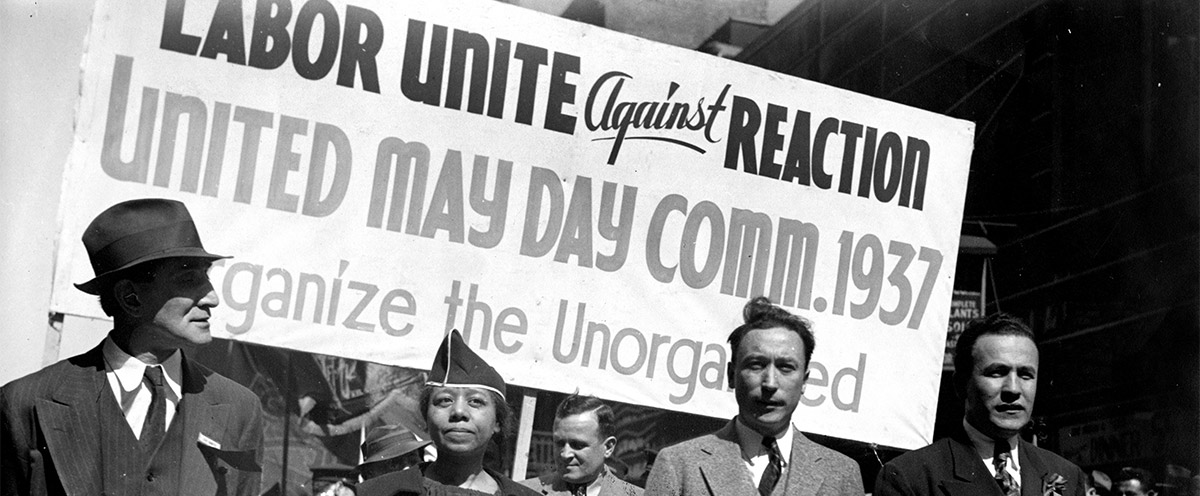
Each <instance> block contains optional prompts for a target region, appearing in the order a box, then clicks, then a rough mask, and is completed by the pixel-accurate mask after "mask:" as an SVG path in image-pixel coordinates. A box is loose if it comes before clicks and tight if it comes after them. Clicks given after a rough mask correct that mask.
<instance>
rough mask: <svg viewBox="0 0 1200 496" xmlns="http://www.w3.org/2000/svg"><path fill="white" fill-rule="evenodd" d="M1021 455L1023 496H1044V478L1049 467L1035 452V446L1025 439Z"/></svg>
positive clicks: (1020, 450)
mask: <svg viewBox="0 0 1200 496" xmlns="http://www.w3.org/2000/svg"><path fill="white" fill-rule="evenodd" d="M1019 446H1020V448H1018V449H1019V455H1018V456H1020V460H1018V462H1019V463H1020V464H1021V465H1020V467H1021V494H1022V496H1024V495H1026V494H1030V495H1035V496H1041V494H1042V477H1043V476H1044V475H1046V471H1047V467H1046V464H1045V463H1043V462H1042V458H1041V457H1040V456H1038V454H1037V452H1036V451H1035V450H1033V449H1032V448H1033V445H1031V444H1029V443H1027V442H1025V440H1024V439H1022V440H1021V442H1020V445H1019Z"/></svg>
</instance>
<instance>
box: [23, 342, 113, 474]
mask: <svg viewBox="0 0 1200 496" xmlns="http://www.w3.org/2000/svg"><path fill="white" fill-rule="evenodd" d="M70 365H72V366H71V367H66V368H64V369H63V370H64V373H63V374H62V375H61V376H60V377H59V378H58V379H59V381H58V388H57V389H56V390H55V391H54V393H53V394H51V395H50V397H49V398H48V399H41V400H38V404H37V418H38V424H39V425H40V427H41V431H42V433H43V435H45V436H46V447H47V448H48V449H49V451H50V457H51V459H52V460H54V466H55V470H56V471H57V472H58V474H57V475H58V478H59V480H60V481H62V484H63V488H64V489H66V490H67V491H68V492H71V493H78V494H99V493H100V491H101V486H102V480H103V479H102V477H103V475H102V473H101V471H100V465H99V464H97V463H96V461H97V460H100V459H101V457H100V430H99V428H98V427H97V426H99V425H100V421H99V408H100V400H101V399H103V396H102V394H105V393H108V394H112V393H109V392H108V388H107V386H108V381H107V379H105V376H104V373H105V372H104V356H103V354H102V352H101V348H100V347H99V346H97V347H95V348H93V349H92V350H91V351H89V352H87V353H85V354H83V355H80V356H79V357H78V359H72V361H71V362H70ZM114 401H115V400H114Z"/></svg>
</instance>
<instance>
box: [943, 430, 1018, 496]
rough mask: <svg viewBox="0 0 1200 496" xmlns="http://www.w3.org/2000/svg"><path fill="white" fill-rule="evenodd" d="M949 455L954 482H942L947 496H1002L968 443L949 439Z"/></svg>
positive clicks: (956, 438) (973, 448) (957, 439)
mask: <svg viewBox="0 0 1200 496" xmlns="http://www.w3.org/2000/svg"><path fill="white" fill-rule="evenodd" d="M962 437H964V438H965V437H966V434H965V433H963V436H962ZM950 453H951V457H952V458H953V464H954V480H952V481H951V480H948V481H943V482H942V487H943V488H944V489H945V490H946V494H947V495H948V496H979V495H981V494H983V495H991V496H1004V495H1003V494H1002V493H1001V492H1000V486H998V485H996V481H995V479H993V478H992V475H991V473H990V472H988V469H987V467H985V466H984V465H983V460H980V459H979V454H978V453H976V452H975V447H974V446H972V445H971V443H970V441H965V440H964V439H960V438H958V437H955V438H951V439H950Z"/></svg>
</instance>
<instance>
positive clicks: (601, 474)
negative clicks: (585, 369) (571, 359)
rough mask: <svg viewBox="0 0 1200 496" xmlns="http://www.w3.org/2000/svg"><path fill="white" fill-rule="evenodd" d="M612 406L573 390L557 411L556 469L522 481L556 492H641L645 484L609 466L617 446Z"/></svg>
mask: <svg viewBox="0 0 1200 496" xmlns="http://www.w3.org/2000/svg"><path fill="white" fill-rule="evenodd" d="M614 424H615V420H614V418H613V411H612V407H610V406H608V405H606V404H604V402H603V401H600V399H599V398H596V397H595V396H581V395H579V394H572V395H570V396H568V397H567V398H566V399H564V400H563V401H562V403H559V404H558V410H556V411H555V413H554V433H553V437H554V447H555V448H556V449H558V458H556V460H555V461H556V462H557V463H556V465H557V467H556V468H557V470H556V471H555V472H554V473H553V474H550V475H544V476H542V477H539V478H533V479H529V480H525V481H522V482H521V484H522V485H524V486H526V487H528V488H531V489H533V490H536V491H538V492H541V493H542V494H547V495H553V496H641V494H642V488H640V487H637V486H635V485H633V484H630V483H628V482H625V481H623V480H621V479H620V478H618V477H617V476H616V475H613V473H612V471H610V470H608V468H607V466H606V463H605V462H606V461H607V460H608V458H609V457H611V456H612V455H613V450H614V449H616V447H617V438H616V436H614V433H613V428H614Z"/></svg>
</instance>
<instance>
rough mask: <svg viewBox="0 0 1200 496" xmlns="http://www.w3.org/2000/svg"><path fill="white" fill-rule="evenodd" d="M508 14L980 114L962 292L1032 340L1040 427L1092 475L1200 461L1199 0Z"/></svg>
mask: <svg viewBox="0 0 1200 496" xmlns="http://www.w3.org/2000/svg"><path fill="white" fill-rule="evenodd" d="M515 3H519V4H523V5H524V4H526V3H529V4H530V5H527V6H529V7H531V8H540V9H543V10H550V11H552V10H553V8H555V7H556V5H557V7H561V8H562V9H563V10H562V11H561V15H563V16H564V17H572V18H576V19H577V20H581V21H583V22H589V23H592V24H597V25H602V26H606V27H609V28H611V29H615V30H618V31H623V32H627V33H630V34H635V35H638V36H644V37H648V38H651V39H656V40H659V41H663V42H666V43H672V44H676V45H679V46H685V47H691V48H696V49H700V50H704V51H706V52H708V53H712V54H714V55H716V56H722V57H727V58H732V59H734V60H737V61H740V62H744V63H746V64H750V65H754V66H758V67H763V68H766V69H770V70H774V71H778V72H781V73H785V74H790V75H793V76H797V77H801V78H804V79H808V80H812V81H818V82H821V83H826V84H829V85H833V86H837V87H840V88H845V89H848V90H851V91H855V92H858V93H862V94H866V95H870V96H874V97H878V98H883V99H886V100H890V101H894V102H898V103H902V104H905V105H910V106H913V107H918V108H922V109H925V110H929V111H932V112H937V113H940V114H945V115H949V116H951V117H957V118H961V119H967V120H970V121H973V122H975V124H976V137H975V151H974V156H973V157H972V160H971V176H970V182H969V185H968V188H969V189H968V193H967V204H966V209H965V219H964V223H963V228H962V232H963V234H964V235H972V236H978V237H980V238H984V239H986V240H987V241H990V242H991V243H993V244H994V245H995V246H996V249H995V253H994V254H993V255H991V256H990V257H978V256H969V255H968V256H964V257H963V259H964V261H965V262H964V263H961V264H960V266H959V272H958V276H957V278H956V283H955V286H956V289H964V290H971V291H981V290H982V292H983V293H984V294H986V295H987V297H986V300H987V301H986V311H987V312H994V311H997V310H1003V311H1005V312H1009V313H1014V314H1016V315H1018V316H1021V317H1023V318H1025V319H1027V320H1028V321H1029V322H1030V323H1031V325H1032V326H1033V327H1034V329H1035V331H1036V332H1037V333H1038V339H1039V342H1040V346H1041V350H1042V353H1043V356H1042V364H1043V370H1042V372H1041V373H1042V376H1041V377H1042V381H1041V384H1040V385H1041V387H1040V391H1039V393H1040V394H1039V395H1038V396H1039V398H1038V406H1037V410H1036V412H1035V413H1036V414H1037V419H1036V429H1035V431H1036V432H1033V433H1031V434H1032V435H1036V436H1037V437H1038V439H1039V441H1040V442H1041V443H1042V444H1043V445H1046V446H1048V447H1050V449H1052V450H1055V451H1057V452H1059V453H1061V454H1063V455H1064V456H1066V457H1068V458H1070V459H1072V460H1074V461H1075V462H1077V463H1078V464H1080V465H1081V466H1083V467H1085V468H1088V469H1093V468H1098V469H1101V470H1107V471H1110V473H1112V472H1113V471H1115V470H1116V469H1117V468H1119V467H1122V466H1128V465H1139V466H1143V467H1146V468H1149V469H1151V470H1153V471H1154V472H1155V473H1156V474H1158V475H1159V476H1160V477H1161V476H1165V475H1166V472H1167V468H1166V467H1167V465H1179V466H1183V467H1187V468H1188V469H1190V470H1192V471H1195V470H1197V469H1198V468H1200V449H1198V448H1197V447H1198V446H1200V432H1198V425H1200V408H1198V399H1200V339H1198V336H1200V315H1198V307H1197V303H1198V300H1197V297H1198V294H1197V283H1198V282H1200V257H1198V255H1200V250H1198V249H1197V234H1198V231H1200V223H1198V219H1197V213H1198V212H1200V210H1198V207H1200V203H1198V198H1197V193H1198V191H1200V176H1198V173H1200V139H1198V138H1200V126H1198V120H1197V112H1198V110H1200V105H1198V95H1200V79H1198V77H1197V76H1198V72H1200V71H1198V67H1200V50H1198V42H1197V33H1198V29H1197V26H1198V20H1200V7H1198V4H1197V3H1196V2H1188V1H1150V0H1147V1H1134V0H1101V1H1094V0H1012V1H1004V2H997V1H991V0H947V1H941V0H939V1H933V0H916V1H899V0H806V1H802V2H795V1H793V2H778V1H776V2H772V1H766V0H758V1H742V2H720V1H718V2H700V1H697V2H691V1H654V2H637V1H631V0H610V1H598V0H592V1H582V0H578V1H574V2H561V3H560V4H554V3H552V2H540V3H538V4H537V5H533V4H534V3H535V2H515ZM563 5H565V7H563ZM581 13H586V14H587V15H582V14H581ZM722 16H725V20H724V22H722V21H721V17H722ZM705 27H707V28H709V31H708V34H707V35H705V34H703V33H701V32H697V31H696V30H697V29H703V28H705ZM981 260H986V261H987V264H988V270H987V274H986V275H984V274H983V273H982V272H981V269H980V267H982V264H980V263H978V262H979V261H981ZM981 280H985V281H986V287H984V288H981V287H980V285H981V283H980V281H981ZM948 378H949V374H948V373H947V375H946V378H945V380H944V381H943V388H942V390H943V392H942V398H941V399H942V401H941V402H940V404H939V414H938V418H939V420H938V425H937V427H938V428H937V430H936V432H935V436H941V435H944V434H945V433H946V432H947V429H949V428H953V427H954V425H955V424H957V422H958V421H959V419H960V418H961V407H959V405H958V401H957V400H956V399H955V398H954V395H953V393H952V392H951V391H949V387H948V385H949V383H948ZM829 444H832V445H837V446H839V448H840V449H843V451H847V452H848V453H849V454H851V455H852V456H855V458H856V459H858V460H859V461H860V463H862V464H863V471H864V475H866V473H867V472H869V471H871V469H872V466H873V465H874V468H876V469H877V468H878V465H877V463H878V462H875V463H871V462H872V461H873V460H870V458H871V456H864V454H863V452H862V450H863V447H861V446H853V445H846V446H841V445H840V443H838V442H837V441H836V440H830V443H829ZM841 444H844V443H841ZM880 453H881V456H882V457H883V458H884V461H886V457H887V456H890V455H891V454H892V453H891V452H889V451H888V450H881V451H880ZM867 478H868V479H870V478H871V477H867Z"/></svg>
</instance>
